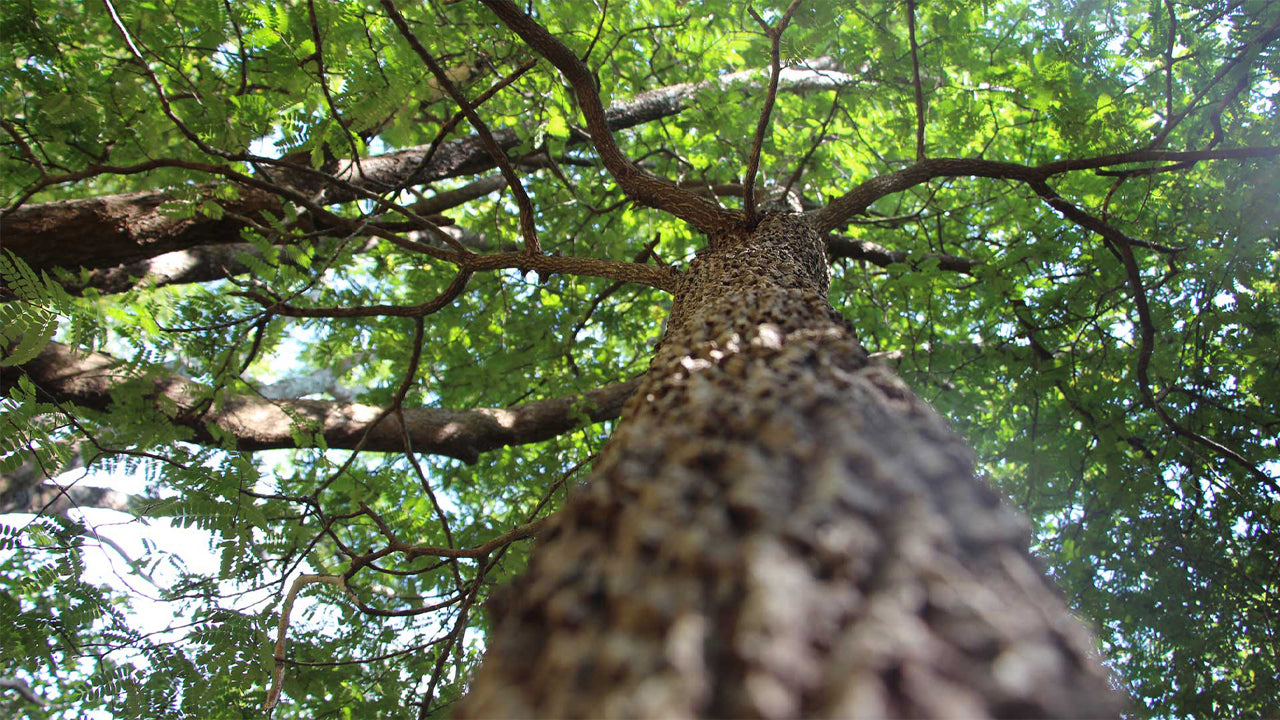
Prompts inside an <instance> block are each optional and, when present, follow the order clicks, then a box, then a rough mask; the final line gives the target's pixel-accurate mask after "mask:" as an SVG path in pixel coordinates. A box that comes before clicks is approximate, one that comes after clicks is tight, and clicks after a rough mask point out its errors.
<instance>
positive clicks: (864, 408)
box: [460, 215, 1119, 718]
mask: <svg viewBox="0 0 1280 720" xmlns="http://www.w3.org/2000/svg"><path fill="white" fill-rule="evenodd" d="M712 241H713V247H714V248H715V249H713V250H711V251H708V252H705V253H703V254H701V255H700V256H699V257H698V259H696V260H695V261H694V263H693V264H692V267H691V268H690V270H689V272H688V273H687V274H686V275H685V276H684V279H683V281H682V285H681V287H680V289H679V292H678V293H677V295H676V300H675V304H674V307H673V309H672V314H671V318H670V320H669V323H668V329H667V334H666V337H665V338H664V339H663V342H662V344H661V345H660V347H659V349H658V352H657V355H656V357H655V358H654V360H653V364H652V366H651V368H650V371H649V373H648V375H647V376H646V377H645V379H644V380H643V383H642V384H641V386H640V388H639V390H638V391H637V393H636V395H635V396H634V397H633V398H632V399H631V400H630V401H629V403H628V405H627V407H626V409H625V410H624V413H623V419H622V420H621V421H620V423H619V425H618V428H617V431H616V433H615V435H614V437H613V439H612V440H611V441H610V444H609V445H608V446H607V448H606V449H605V450H604V451H603V452H602V454H601V456H600V459H599V462H598V464H597V467H596V469H595V473H594V475H593V476H592V478H591V480H590V481H589V483H588V484H587V486H586V487H585V488H583V489H582V490H581V491H579V492H578V493H577V495H576V496H575V497H573V498H571V500H570V502H569V503H568V506H567V507H566V508H565V510H564V511H563V512H562V513H561V515H560V516H559V518H558V519H557V520H556V521H555V523H554V524H553V526H552V528H551V529H550V530H548V531H547V533H546V534H545V535H544V537H543V538H542V540H541V541H540V544H539V546H538V548H537V549H536V550H535V552H534V555H533V558H532V560H531V563H530V566H529V569H528V572H527V573H526V575H525V576H524V577H523V578H522V579H521V580H520V581H518V583H517V585H516V586H515V587H514V588H512V589H511V590H510V591H509V592H507V593H505V595H506V597H508V598H509V599H508V600H507V601H506V602H505V603H498V605H505V608H502V609H501V610H496V611H497V612H498V613H499V620H498V623H497V626H496V629H495V630H494V632H493V634H492V636H491V637H490V638H488V654H487V655H486V658H485V661H484V663H483V665H482V667H481V668H480V670H479V671H478V674H477V676H476V677H475V678H474V680H473V682H472V684H471V691H470V695H469V696H468V697H467V698H466V700H465V702H464V703H463V706H462V707H461V710H460V712H461V715H462V716H463V717H527V716H544V717H606V716H635V717H654V718H657V717H662V718H678V717H695V716H706V717H796V716H842V717H935V718H941V717H946V718H954V717H988V716H990V717H1073V718H1078V717H1090V716H1100V715H1114V714H1115V713H1116V712H1117V709H1118V707H1119V706H1118V704H1117V702H1116V696H1115V695H1114V694H1113V692H1112V691H1111V689H1110V686H1109V683H1108V679H1107V676H1106V673H1105V672H1104V670H1103V669H1102V668H1101V666H1100V665H1099V662H1098V659H1097V658H1096V657H1095V656H1094V655H1093V653H1092V650H1091V645H1092V641H1091V639H1090V637H1089V635H1088V633H1087V632H1085V631H1084V630H1083V629H1082V628H1081V627H1080V626H1079V625H1078V624H1077V623H1076V621H1075V620H1074V619H1073V618H1072V617H1071V615H1070V614H1069V612H1068V611H1067V609H1066V607H1065V605H1064V603H1063V601H1062V599H1061V598H1060V597H1059V595H1058V594H1057V592H1056V591H1055V590H1054V589H1053V588H1052V587H1051V586H1050V585H1049V583H1047V582H1046V580H1045V579H1044V577H1043V576H1042V574H1041V573H1040V571H1039V570H1038V569H1037V568H1036V565H1035V563H1034V562H1033V561H1032V559H1031V558H1030V557H1029V555H1028V552H1027V541H1028V538H1027V532H1026V529H1025V526H1024V524H1023V523H1022V522H1021V521H1020V520H1019V519H1018V517H1017V516H1015V515H1014V514H1013V513H1012V512H1011V511H1009V510H1007V509H1006V508H1004V507H1003V506H1002V505H1001V503H1000V501H999V499H998V496H997V495H996V494H995V493H994V492H993V491H992V490H991V489H989V488H988V487H986V486H985V485H984V484H983V483H982V482H981V481H980V480H978V479H976V478H975V477H974V475H973V467H972V457H971V453H970V451H969V450H968V449H967V448H966V447H965V445H964V444H963V443H962V442H961V441H960V440H959V439H958V438H957V437H956V436H955V435H954V434H953V433H952V432H951V431H950V430H949V429H948V428H947V426H946V424H945V423H944V422H943V421H942V420H940V419H939V418H938V417H937V416H936V415H935V414H934V413H933V411H932V410H930V409H929V408H928V407H927V406H926V405H925V404H924V403H923V402H922V401H920V400H919V399H918V398H916V397H915V396H914V395H913V394H912V393H911V392H910V390H908V389H907V388H906V386H904V385H903V383H902V382H901V381H900V380H898V379H897V378H896V377H894V375H893V374H892V373H891V372H890V371H889V370H888V369H886V368H884V367H882V366H879V365H876V364H873V363H871V362H870V361H869V360H868V359H867V356H866V354H865V352H863V350H862V349H861V347H860V346H859V344H858V342H857V340H856V339H855V338H854V335H853V333H852V331H851V329H850V327H849V326H848V324H847V322H846V321H844V320H843V319H842V318H841V317H840V315H839V314H838V313H837V312H836V311H835V310H833V309H832V307H831V305H830V304H829V303H828V301H827V284H828V277H827V270H826V263H825V258H824V248H823V244H822V243H821V242H820V241H819V238H818V236H817V235H816V234H815V233H814V231H813V230H812V229H811V228H810V227H809V226H808V225H807V224H805V223H804V221H803V220H800V219H799V218H798V217H796V216H781V215H775V216H771V217H769V218H767V219H766V220H765V221H764V222H763V223H762V224H761V226H760V227H759V229H758V230H757V231H756V232H755V233H753V234H751V235H749V236H745V237H738V238H732V237H721V238H712Z"/></svg>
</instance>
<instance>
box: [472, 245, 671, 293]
mask: <svg viewBox="0 0 1280 720" xmlns="http://www.w3.org/2000/svg"><path fill="white" fill-rule="evenodd" d="M465 267H466V268H467V269H468V270H474V271H480V270H499V269H504V268H517V269H520V270H523V271H526V272H528V271H530V270H532V271H534V272H537V273H538V274H540V275H553V274H572V275H589V276H591V277H598V278H605V279H607V280H621V281H623V282H634V283H640V284H642V285H648V286H649V287H653V288H657V289H659V290H665V291H666V292H675V291H676V287H677V284H678V283H679V282H680V277H681V276H680V273H679V272H678V271H676V270H675V269H674V268H672V267H669V266H654V265H641V264H639V263H632V262H623V261H620V260H601V259H598V258H586V257H564V256H558V255H526V254H524V253H494V254H492V255H473V256H471V257H469V258H467V260H466V261H465Z"/></svg>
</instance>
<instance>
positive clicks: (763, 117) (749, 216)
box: [742, 0, 802, 227]
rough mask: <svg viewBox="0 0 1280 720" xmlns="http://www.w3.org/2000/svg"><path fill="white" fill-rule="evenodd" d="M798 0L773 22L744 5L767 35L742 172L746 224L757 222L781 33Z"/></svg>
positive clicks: (779, 56)
mask: <svg viewBox="0 0 1280 720" xmlns="http://www.w3.org/2000/svg"><path fill="white" fill-rule="evenodd" d="M801 1H802V0H791V4H790V5H788V6H787V10H786V12H784V13H783V14H782V19H781V20H779V21H778V24H777V25H776V26H771V25H769V23H767V22H765V21H764V19H763V18H761V17H760V16H759V15H758V14H756V11H755V9H754V8H751V7H748V8H747V12H749V13H751V17H753V18H755V21H756V22H757V23H759V24H760V27H762V28H764V33H765V35H767V36H768V37H769V89H768V91H767V92H765V96H764V106H763V107H762V108H760V119H759V120H758V121H757V122H756V133H755V137H754V139H753V140H752V141H751V154H750V155H748V156H747V171H746V173H744V174H743V176H742V187H743V188H745V190H746V192H745V194H744V195H743V198H742V212H743V215H744V216H745V217H746V220H747V226H748V227H754V226H755V224H756V192H755V184H756V174H757V173H758V172H759V171H760V154H761V153H762V152H763V151H764V135H765V133H767V132H768V131H769V116H770V115H772V114H773V104H774V102H775V101H776V100H777V97H778V76H779V75H780V74H781V73H782V50H781V48H782V33H783V31H785V30H786V29H787V25H788V24H789V23H790V22H791V16H792V15H794V14H795V12H796V10H797V9H798V8H799V7H800V3H801Z"/></svg>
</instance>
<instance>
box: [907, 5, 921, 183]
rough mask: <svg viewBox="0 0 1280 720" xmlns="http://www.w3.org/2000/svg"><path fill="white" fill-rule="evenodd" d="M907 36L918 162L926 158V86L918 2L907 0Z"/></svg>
mask: <svg viewBox="0 0 1280 720" xmlns="http://www.w3.org/2000/svg"><path fill="white" fill-rule="evenodd" d="M907 37H908V38H909V39H910V42H911V85H912V88H913V90H914V92H915V100H916V162H920V161H921V160H924V157H925V156H924V88H923V87H921V85H920V47H919V45H917V44H916V2H915V0H907Z"/></svg>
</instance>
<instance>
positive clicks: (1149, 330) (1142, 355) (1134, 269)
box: [1030, 181, 1280, 494]
mask: <svg viewBox="0 0 1280 720" xmlns="http://www.w3.org/2000/svg"><path fill="white" fill-rule="evenodd" d="M1030 185H1031V188H1032V189H1033V190H1035V192H1036V194H1037V195H1039V196H1040V197H1041V198H1042V199H1043V200H1044V201H1045V202H1046V203H1047V204H1048V205H1049V206H1050V207H1052V208H1053V209H1054V210H1057V211H1058V212H1059V213H1061V214H1062V216H1063V217H1065V218H1067V219H1068V220H1070V221H1072V222H1074V223H1075V224H1077V225H1079V226H1080V227H1083V228H1085V229H1088V230H1092V231H1093V232H1095V233H1097V234H1098V235H1101V236H1102V238H1103V239H1104V240H1106V241H1108V242H1109V243H1110V244H1111V245H1112V246H1113V248H1114V250H1115V251H1116V252H1117V254H1118V255H1119V257H1120V261H1121V263H1122V264H1123V265H1124V269H1125V275H1126V276H1127V277H1128V286H1129V293H1130V295H1131V296H1132V297H1133V305H1134V309H1136V310H1137V312H1138V330H1139V336H1140V343H1139V346H1138V359H1137V363H1136V368H1135V374H1136V375H1137V378H1138V391H1139V393H1140V394H1141V396H1142V401H1143V403H1144V404H1146V405H1147V407H1149V408H1150V409H1151V410H1152V411H1154V412H1155V413H1156V415H1157V416H1158V417H1159V418H1160V421H1161V422H1162V423H1163V424H1164V426H1165V427H1167V428H1168V429H1169V430H1171V431H1173V433H1174V434H1176V435H1180V436H1182V437H1184V438H1187V439H1188V440H1191V441H1192V442H1195V443H1197V444H1199V445H1203V446H1204V447H1206V448H1208V449H1210V450H1212V451H1213V452H1215V453H1217V454H1219V455H1221V456H1223V457H1226V458H1228V459H1230V460H1232V461H1234V462H1236V463H1238V464H1239V465H1241V466H1242V467H1244V468H1245V469H1246V470H1248V472H1249V474H1250V475H1252V476H1253V477H1254V479H1256V480H1257V481H1258V482H1260V483H1262V484H1263V485H1265V486H1267V487H1268V488H1270V489H1271V490H1272V491H1273V492H1275V493H1278V494H1280V484H1277V483H1276V481H1275V480H1273V479H1272V478H1271V477H1269V476H1268V475H1267V474H1266V473H1264V472H1262V471H1261V470H1259V469H1258V467H1257V466H1256V465H1254V464H1253V463H1252V462H1249V460H1248V459H1247V458H1245V457H1244V456H1243V455H1241V454H1240V453H1238V452H1236V451H1235V450H1232V449H1231V448H1229V447H1227V446H1225V445H1223V444H1222V443H1219V442H1218V441H1216V440H1213V439H1212V438H1208V437H1205V436H1204V435H1201V434H1200V433H1197V432H1195V431H1193V430H1191V429H1190V428H1187V427H1185V426H1183V425H1182V424H1181V423H1179V422H1178V421H1177V420H1175V419H1174V418H1173V417H1172V416H1171V415H1169V412H1168V411H1167V410H1165V408H1164V406H1163V405H1162V404H1161V403H1160V400H1159V399H1158V398H1157V397H1156V395H1155V393H1154V392H1153V391H1152V389H1151V378H1150V375H1149V369H1150V365H1151V356H1152V354H1153V353H1154V352H1155V335H1156V329H1155V322H1154V321H1153V320H1152V317H1151V308H1150V306H1149V305H1148V303H1147V293H1146V290H1145V289H1144V288H1143V285H1142V273H1141V270H1140V269H1139V268H1138V262H1137V259H1136V258H1135V257H1134V255H1133V242H1132V241H1131V240H1130V238H1129V236H1128V235H1126V234H1124V233H1123V232H1121V231H1120V230H1118V229H1116V228H1115V227H1114V226H1112V225H1110V224H1108V223H1106V222H1104V221H1102V220H1101V219H1099V218H1097V217H1094V216H1093V215H1090V214H1089V213H1087V212H1085V211H1084V210H1081V209H1080V208H1078V207H1076V206H1075V205H1074V204H1072V203H1070V202H1068V201H1067V200H1066V199H1064V198H1063V197H1062V196H1061V195H1059V194H1058V193H1057V192H1056V191H1054V190H1053V188H1051V187H1049V184H1048V183H1046V182H1044V181H1035V182H1032V183H1030Z"/></svg>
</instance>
